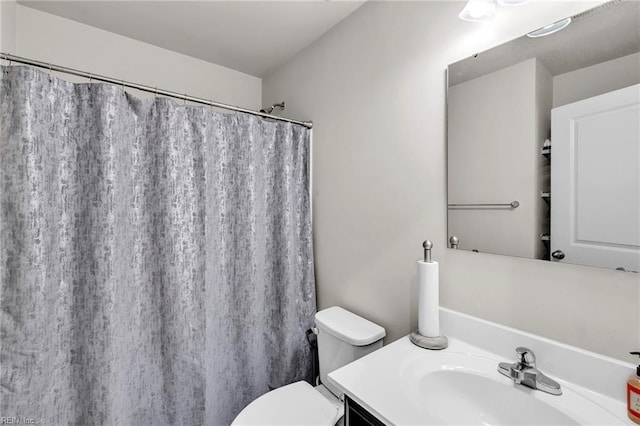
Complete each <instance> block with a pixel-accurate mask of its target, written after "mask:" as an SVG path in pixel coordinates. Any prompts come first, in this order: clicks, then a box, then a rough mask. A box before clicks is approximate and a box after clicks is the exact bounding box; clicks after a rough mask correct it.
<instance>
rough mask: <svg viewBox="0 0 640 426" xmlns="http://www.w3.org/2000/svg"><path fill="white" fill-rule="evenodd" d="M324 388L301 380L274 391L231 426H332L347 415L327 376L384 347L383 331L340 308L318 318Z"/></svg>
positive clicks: (320, 360) (242, 414)
mask: <svg viewBox="0 0 640 426" xmlns="http://www.w3.org/2000/svg"><path fill="white" fill-rule="evenodd" d="M315 320H316V325H317V327H318V359H319V362H320V381H321V383H322V384H321V385H319V386H316V387H315V388H314V387H313V386H311V385H310V384H309V383H307V382H305V381H299V382H295V383H292V384H290V385H286V386H283V387H281V388H278V389H275V390H272V391H270V392H267V393H266V394H264V395H262V396H261V397H259V398H257V399H256V400H254V401H253V402H252V403H251V404H249V405H247V406H246V407H245V408H244V409H243V410H242V411H241V412H240V414H238V416H237V417H236V418H235V419H234V420H233V422H232V423H231V425H232V426H267V425H290V426H294V425H295V426H333V425H335V424H336V422H337V421H338V420H339V419H340V418H341V417H342V415H343V413H344V407H343V402H342V400H343V397H344V395H343V394H342V393H341V392H340V390H339V389H337V388H336V387H334V386H333V385H332V384H331V383H329V382H328V380H327V375H328V374H329V373H330V372H332V371H334V370H337V369H338V368H340V367H343V366H345V365H347V364H348V363H350V362H352V361H355V360H356V359H358V358H361V357H363V356H365V355H367V354H369V353H371V352H373V351H375V350H376V349H379V348H381V347H382V338H383V337H384V336H385V331H384V328H382V327H380V326H379V325H377V324H374V323H372V322H371V321H368V320H366V319H364V318H362V317H359V316H358V315H356V314H353V313H351V312H349V311H347V310H345V309H342V308H340V307H339V306H334V307H332V308H328V309H324V310H322V311H320V312H318V313H316V316H315Z"/></svg>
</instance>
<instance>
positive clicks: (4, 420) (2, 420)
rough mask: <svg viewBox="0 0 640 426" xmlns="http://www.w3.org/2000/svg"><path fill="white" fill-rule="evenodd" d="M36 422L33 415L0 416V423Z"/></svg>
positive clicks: (30, 423) (26, 423)
mask: <svg viewBox="0 0 640 426" xmlns="http://www.w3.org/2000/svg"><path fill="white" fill-rule="evenodd" d="M35 424H38V422H37V421H36V419H34V418H33V417H19V416H15V417H0V425H35Z"/></svg>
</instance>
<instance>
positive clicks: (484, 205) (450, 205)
mask: <svg viewBox="0 0 640 426" xmlns="http://www.w3.org/2000/svg"><path fill="white" fill-rule="evenodd" d="M519 206H520V202H519V201H515V200H514V201H512V202H510V203H476V204H473V203H471V204H447V207H511V208H512V209H517V208H518V207H519Z"/></svg>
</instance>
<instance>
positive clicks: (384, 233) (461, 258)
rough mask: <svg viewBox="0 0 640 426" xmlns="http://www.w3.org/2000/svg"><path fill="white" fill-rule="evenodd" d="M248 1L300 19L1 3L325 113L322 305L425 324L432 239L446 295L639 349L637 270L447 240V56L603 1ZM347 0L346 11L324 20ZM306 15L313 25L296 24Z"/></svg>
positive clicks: (51, 33) (29, 34)
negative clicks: (221, 36) (222, 27)
mask: <svg viewBox="0 0 640 426" xmlns="http://www.w3.org/2000/svg"><path fill="white" fill-rule="evenodd" d="M62 3H64V2H62ZM211 3H218V2H211ZM229 3H230V4H231V3H235V2H229ZM242 3H243V4H242V5H241V6H235V7H238V9H234V10H233V11H231V12H229V13H230V14H231V15H230V16H236V17H237V19H238V20H241V19H245V18H246V17H247V16H248V17H249V19H247V20H246V21H241V22H249V23H250V24H251V22H260V21H261V20H263V19H265V20H266V19H268V17H269V16H277V15H282V16H288V21H289V23H290V25H288V26H287V28H289V29H290V31H291V32H290V33H288V34H281V33H279V32H278V30H273V33H271V32H269V31H264V32H262V33H260V34H251V35H250V36H247V35H244V36H240V35H239V36H237V37H233V36H229V37H228V40H229V41H225V43H228V44H229V45H230V46H238V44H239V43H240V44H244V45H250V44H258V47H260V48H262V49H263V52H262V54H261V55H260V56H258V57H243V56H241V55H232V54H230V53H229V52H227V51H225V49H224V45H221V44H220V43H218V44H215V45H214V46H215V47H216V49H217V50H215V51H214V49H213V48H210V47H209V45H208V40H207V39H202V38H197V37H196V35H195V33H193V32H190V31H189V29H190V28H192V27H193V28H192V29H194V28H195V27H197V26H198V25H199V26H201V27H203V28H206V27H207V26H216V25H217V23H216V13H215V12H216V11H217V10H218V9H215V7H214V6H216V5H215V4H214V5H213V6H212V5H210V4H209V2H193V3H191V2H188V3H185V4H180V5H177V3H172V2H169V3H167V4H165V3H164V2H158V3H157V4H151V3H150V4H149V5H148V6H147V7H149V8H150V9H149V10H148V11H147V13H145V9H144V5H140V4H138V5H137V8H136V3H131V4H129V3H128V2H125V3H123V4H122V5H121V7H119V8H113V7H111V8H109V7H108V5H106V4H104V5H103V8H102V9H100V8H99V7H100V4H99V3H98V4H97V5H96V6H98V8H97V9H95V10H97V11H98V12H95V11H94V12H93V13H90V9H87V10H89V11H87V10H85V9H83V8H85V7H87V5H89V6H90V4H91V2H87V3H85V2H78V3H77V5H76V4H75V3H66V5H65V4H60V5H59V6H58V7H57V9H56V2H55V1H54V2H30V1H24V2H18V3H15V2H13V1H5V0H3V1H2V2H1V3H0V6H1V8H0V11H1V16H0V18H1V25H2V27H1V39H0V46H1V49H0V50H1V51H2V52H4V53H9V54H14V55H17V56H20V57H25V58H31V59H35V60H39V61H42V62H48V63H49V62H50V63H53V64H57V65H61V66H65V67H69V68H74V69H79V70H84V71H88V72H91V73H94V74H95V75H104V76H110V77H113V78H116V79H122V80H125V81H129V82H136V83H139V84H142V85H146V86H150V87H158V88H160V89H163V90H168V91H173V92H177V93H185V94H188V95H191V96H195V97H199V98H204V99H212V100H215V101H217V102H222V103H226V104H231V105H237V106H240V107H243V108H247V109H250V110H259V109H261V108H263V107H265V106H269V105H272V104H274V103H278V102H281V101H285V102H286V108H285V109H284V110H283V111H277V110H276V111H274V112H275V113H278V114H280V115H282V116H284V117H289V118H293V119H296V120H303V121H312V122H313V142H312V186H313V187H312V197H311V201H312V213H313V259H314V270H315V286H316V302H317V309H318V310H319V311H320V310H322V309H325V308H328V307H332V306H341V307H343V308H345V309H347V310H349V311H351V312H353V313H355V314H357V315H360V316H362V317H364V318H366V319H368V320H370V321H372V322H374V323H376V324H379V325H380V326H382V327H383V328H384V329H385V331H386V337H385V340H384V344H385V345H388V344H390V343H392V342H394V341H397V340H399V339H401V338H403V337H404V336H406V335H407V334H409V333H410V332H411V331H413V330H414V329H415V328H416V326H417V323H418V303H417V293H418V286H417V271H416V265H415V262H416V260H418V259H420V258H421V257H422V255H423V251H422V242H423V241H424V240H426V239H429V240H431V241H432V242H433V244H434V247H433V250H432V252H433V258H434V259H435V260H437V261H438V262H439V265H440V305H441V306H443V307H445V308H449V309H451V310H454V311H457V312H461V313H464V314H467V315H470V316H473V317H477V318H481V319H483V320H488V321H491V322H495V323H497V324H501V325H504V326H507V327H512V328H515V329H519V330H522V331H524V332H527V333H531V334H534V335H538V336H542V337H544V338H547V339H552V340H555V341H559V342H562V343H564V344H567V345H572V346H575V347H578V348H581V349H584V350H586V351H591V352H594V353H596V354H600V355H604V356H607V357H611V358H613V359H616V360H620V361H624V362H627V363H634V362H635V360H634V357H632V356H631V355H629V352H630V351H637V350H640V279H639V278H638V274H635V273H629V272H621V271H615V270H610V269H604V268H593V267H587V266H581V265H572V264H559V263H556V262H546V261H540V260H532V259H525V258H520V257H512V256H504V255H494V254H489V253H482V252H481V253H474V252H472V251H468V250H452V249H450V248H447V247H448V244H449V237H450V234H449V233H448V230H447V121H446V119H447V106H446V92H447V79H446V70H447V67H448V66H449V65H450V64H453V63H455V62H457V61H460V60H462V59H463V58H467V57H469V56H472V55H473V54H475V53H478V52H483V51H485V50H487V49H490V48H492V47H494V46H497V45H500V44H502V43H505V42H508V41H510V40H512V39H515V38H517V37H520V36H522V35H523V34H526V33H528V32H530V31H533V30H535V29H537V28H540V27H542V26H544V25H547V24H549V23H551V22H555V21H558V20H560V19H563V18H565V17H567V16H573V15H576V14H578V13H580V12H583V11H586V10H588V9H591V8H593V7H595V6H597V5H599V4H602V3H603V2H582V1H553V2H547V1H537V0H530V1H529V2H527V3H525V4H523V5H521V6H518V7H504V6H497V10H496V17H495V19H494V20H493V21H491V22H487V23H472V22H468V21H464V20H461V19H459V17H458V14H459V13H460V11H461V9H462V8H463V7H464V5H465V2H462V1H414V2H396V1H367V2H362V3H360V2H358V3H352V2H313V1H311V2H256V3H254V2H247V3H245V2H242ZM287 3H292V4H290V5H289V7H292V8H294V9H287V7H286V6H287ZM299 3H311V4H310V5H304V4H299ZM343 3H344V4H343ZM222 5H224V3H223V2H220V4H218V5H217V7H222ZM296 5H297V7H299V9H296V8H295V7H296ZM332 5H333V7H336V8H338V11H337V12H335V13H334V14H333V16H334V22H333V24H334V25H333V26H329V25H328V24H326V22H323V23H317V25H316V24H314V25H312V24H311V23H313V22H314V21H313V18H314V16H328V15H329V14H328V12H327V13H326V14H325V13H324V12H321V8H322V7H332ZM304 6H308V7H309V8H308V9H307V8H304ZM210 7H211V8H210ZM230 7H231V6H230ZM312 7H317V8H319V9H317V10H316V9H312ZM74 8H75V9H76V11H74V10H73V9H74ZM151 9H153V11H152V10H151ZM270 9H271V10H273V11H276V12H273V15H269V14H267V11H269V10H270ZM47 10H49V11H51V12H52V13H49V12H47ZM56 11H58V13H59V14H60V15H62V16H58V15H56V14H55V13H56ZM232 12H233V13H235V15H233V14H232ZM65 13H66V14H67V16H68V17H66V18H65V17H64V15H65ZM288 13H289V15H287V14H288ZM125 15H126V17H125ZM69 17H71V18H69ZM83 17H84V19H86V20H91V19H93V20H94V21H95V22H96V23H94V24H93V25H91V24H87V23H82V19H83ZM172 18H174V19H172ZM303 19H305V20H303ZM79 21H80V22H79ZM98 22H100V23H101V24H98ZM310 22H311V23H310ZM134 23H137V24H138V26H137V27H136V28H133V29H131V28H129V31H130V33H129V35H128V36H127V37H126V36H124V35H121V34H118V31H121V32H124V31H127V25H129V26H130V27H133V24H134ZM196 23H197V25H196ZM250 24H249V25H246V24H244V23H243V25H246V28H245V27H243V26H242V25H240V23H239V24H238V26H239V27H241V28H242V29H243V30H246V31H249V30H250V28H251V26H252V25H250ZM100 25H104V26H103V27H102V28H101V27H100ZM323 25H324V26H323ZM305 27H312V29H313V31H308V32H304V37H300V36H299V35H297V34H296V30H298V31H302V30H303V29H305ZM158 28H161V31H159V30H158ZM260 28H262V27H260ZM107 29H109V30H107ZM194 31H195V29H194ZM314 31H315V33H314ZM134 34H137V35H138V36H137V37H136V36H134ZM204 34H208V33H207V32H206V31H205V32H204ZM234 34H235V33H234ZM151 37H156V38H157V39H156V40H152V39H150V38H151ZM136 38H138V39H136ZM288 38H293V39H295V38H300V39H302V41H304V43H303V44H300V45H299V48H298V50H295V51H289V53H287V55H288V56H285V55H284V54H282V50H280V49H279V47H278V44H277V43H278V41H282V42H284V41H285V40H287V39H288ZM187 40H188V42H186V41H187ZM159 46H162V47H159ZM172 46H175V47H172ZM185 46H187V48H185ZM189 46H191V47H189ZM178 49H183V50H178ZM187 49H188V50H187ZM173 50H176V51H173ZM254 51H255V50H252V49H248V50H247V52H254ZM272 52H273V53H272ZM198 55H200V56H198ZM207 55H209V57H211V58H214V57H217V58H219V59H218V61H219V63H216V62H215V61H214V60H213V59H211V60H209V61H207V60H204V59H202V58H203V57H206V56H207ZM216 55H217V56H216ZM260 58H262V59H260ZM3 65H8V64H7V63H6V62H5V61H3ZM43 72H48V71H46V70H44V71H43ZM52 73H53V75H55V76H56V77H58V78H63V79H68V80H73V81H79V82H85V83H86V79H82V78H78V77H70V76H66V75H64V74H61V73H56V72H52ZM132 93H134V94H136V95H137V96H141V97H142V96H143V95H142V94H137V93H136V92H135V91H132ZM3 244H4V242H3ZM543 368H544V366H541V369H543ZM620 386H623V384H620ZM3 392H4V388H3ZM6 414H7V415H10V414H11V413H6ZM23 414H24V415H28V414H29V413H23ZM1 415H3V416H4V415H5V413H2V414H1Z"/></svg>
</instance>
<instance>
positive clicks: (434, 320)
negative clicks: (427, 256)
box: [418, 260, 440, 337]
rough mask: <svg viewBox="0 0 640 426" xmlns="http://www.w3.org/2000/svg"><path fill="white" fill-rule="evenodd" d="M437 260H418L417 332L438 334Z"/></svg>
mask: <svg viewBox="0 0 640 426" xmlns="http://www.w3.org/2000/svg"><path fill="white" fill-rule="evenodd" d="M439 287H440V283H439V278H438V262H424V261H422V260H420V261H418V333H420V334H422V335H423V336H425V337H438V336H439V335H440V315H439V307H440V301H439Z"/></svg>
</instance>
